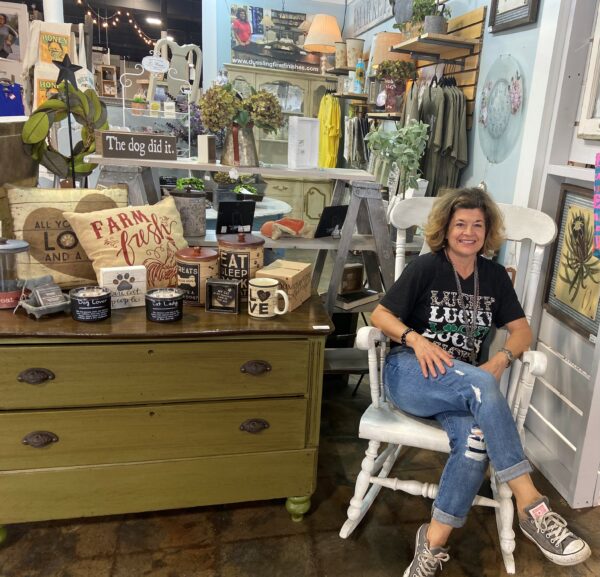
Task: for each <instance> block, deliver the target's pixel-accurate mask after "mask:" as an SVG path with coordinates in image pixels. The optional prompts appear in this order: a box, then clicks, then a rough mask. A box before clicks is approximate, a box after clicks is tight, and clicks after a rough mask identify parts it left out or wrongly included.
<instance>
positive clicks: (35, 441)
mask: <svg viewBox="0 0 600 577" xmlns="http://www.w3.org/2000/svg"><path fill="white" fill-rule="evenodd" d="M52 443H58V435H55V434H54V433H52V432H50V431H32V432H31V433H29V434H28V435H25V436H24V437H23V444H24V445H29V446H30V447H33V448H34V449H41V448H42V447H46V446H48V445H51V444H52Z"/></svg>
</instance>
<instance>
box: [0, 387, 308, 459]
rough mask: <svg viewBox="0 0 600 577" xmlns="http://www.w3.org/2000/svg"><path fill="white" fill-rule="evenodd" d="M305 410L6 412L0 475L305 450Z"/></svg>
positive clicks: (280, 406) (286, 405)
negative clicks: (42, 469)
mask: <svg viewBox="0 0 600 577" xmlns="http://www.w3.org/2000/svg"><path fill="white" fill-rule="evenodd" d="M306 407H307V401H306V400H305V399H301V398H297V399H275V400H272V399H262V400H256V401H229V402H204V403H181V404H171V405H148V406H144V407H120V408H114V409H113V408H98V409H73V410H65V411H52V410H51V411H18V412H14V413H9V412H7V413H4V414H0V455H2V458H1V459H0V470H11V469H36V468H45V467H68V466H73V465H96V464H105V463H123V462H128V461H153V460H160V459H177V458H186V457H202V456H210V455H227V454H236V453H252V452H257V451H276V450H292V449H301V448H304V446H305V439H306ZM40 432H42V433H40ZM33 433H37V435H34V434H33ZM44 433H45V434H44ZM48 433H51V434H52V435H54V441H52V440H50V435H48ZM40 445H42V446H40Z"/></svg>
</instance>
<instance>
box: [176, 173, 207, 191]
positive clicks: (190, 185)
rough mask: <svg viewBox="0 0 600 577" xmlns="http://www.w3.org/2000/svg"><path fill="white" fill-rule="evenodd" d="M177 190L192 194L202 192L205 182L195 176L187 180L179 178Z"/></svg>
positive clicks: (186, 178)
mask: <svg viewBox="0 0 600 577" xmlns="http://www.w3.org/2000/svg"><path fill="white" fill-rule="evenodd" d="M175 189H176V190H181V191H184V190H187V191H190V192H201V191H203V190H204V181H203V180H202V179H201V178H197V177H195V176H187V177H185V178H178V179H177V183H176V184H175Z"/></svg>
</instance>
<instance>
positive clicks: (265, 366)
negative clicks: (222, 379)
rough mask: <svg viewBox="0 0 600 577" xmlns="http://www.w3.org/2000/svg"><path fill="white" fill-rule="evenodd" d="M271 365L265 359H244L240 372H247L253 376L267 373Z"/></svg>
mask: <svg viewBox="0 0 600 577" xmlns="http://www.w3.org/2000/svg"><path fill="white" fill-rule="evenodd" d="M272 368H273V367H271V365H270V364H269V363H268V362H267V361H246V362H245V363H244V364H243V365H242V366H241V367H240V371H241V372H242V373H248V374H249V375H252V376H254V377H257V376H258V375H262V374H263V373H268V372H269V371H270V370H271V369H272Z"/></svg>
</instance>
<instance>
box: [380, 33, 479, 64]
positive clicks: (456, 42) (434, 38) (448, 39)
mask: <svg viewBox="0 0 600 577" xmlns="http://www.w3.org/2000/svg"><path fill="white" fill-rule="evenodd" d="M479 45H480V42H479V40H472V39H469V38H461V37H460V36H457V35H453V34H421V35H420V36H417V37H416V38H410V39H409V40H405V41H404V42H400V43H399V44H395V45H394V46H392V48H391V49H390V51H391V52H401V53H403V54H409V55H410V56H411V57H412V58H414V59H415V60H427V61H429V62H435V63H438V62H443V63H446V64H456V61H457V60H464V59H465V58H467V57H468V56H471V55H473V54H474V53H475V49H476V48H478V47H479Z"/></svg>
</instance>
